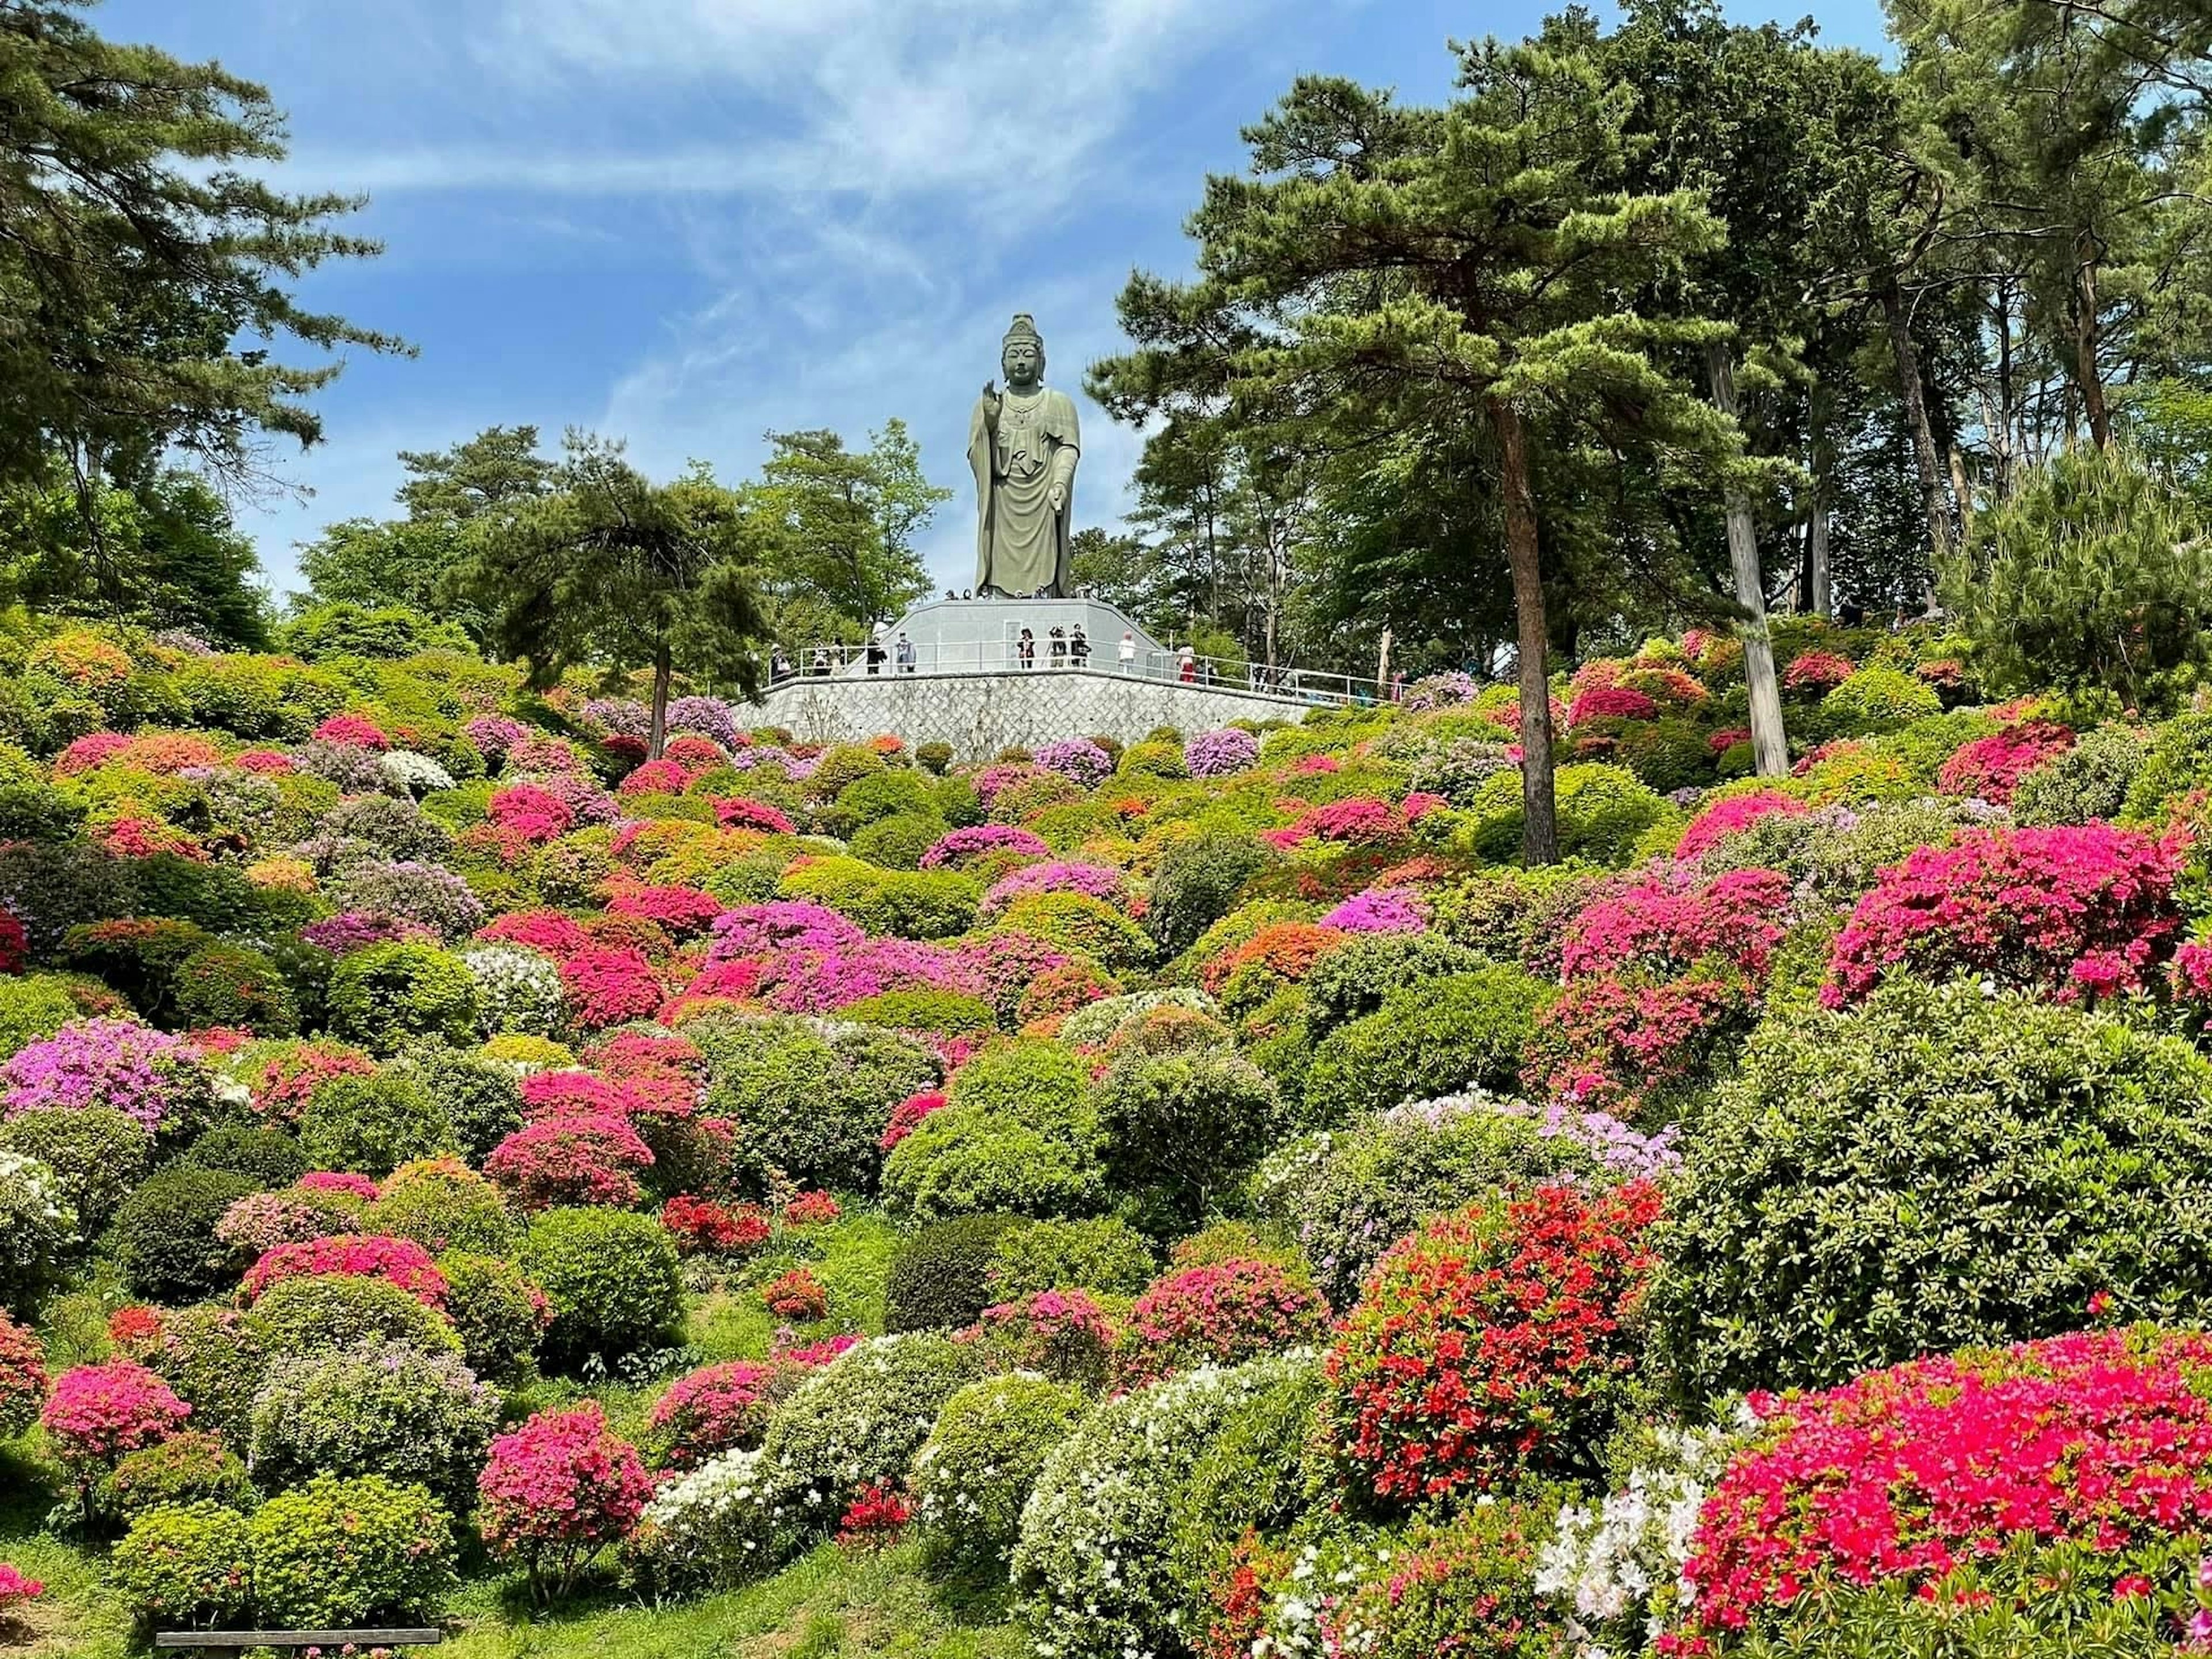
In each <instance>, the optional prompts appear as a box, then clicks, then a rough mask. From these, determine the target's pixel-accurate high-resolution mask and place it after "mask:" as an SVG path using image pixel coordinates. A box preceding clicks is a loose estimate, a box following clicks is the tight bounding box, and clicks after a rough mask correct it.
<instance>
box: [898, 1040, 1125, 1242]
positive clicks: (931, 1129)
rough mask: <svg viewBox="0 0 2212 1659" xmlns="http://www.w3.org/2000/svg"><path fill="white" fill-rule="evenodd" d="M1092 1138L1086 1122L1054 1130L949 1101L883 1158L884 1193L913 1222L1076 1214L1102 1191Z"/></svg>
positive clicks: (1092, 1203) (1101, 1177)
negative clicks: (992, 1214)
mask: <svg viewBox="0 0 2212 1659" xmlns="http://www.w3.org/2000/svg"><path fill="white" fill-rule="evenodd" d="M963 1075H964V1073H963ZM1093 1139H1094V1135H1093V1133H1091V1132H1090V1131H1089V1130H1088V1129H1087V1127H1075V1128H1072V1129H1067V1130H1063V1131H1061V1132H1060V1133H1052V1132H1048V1131H1047V1130H1044V1129H1040V1128H1034V1127H1030V1125H1029V1124H1027V1123H1024V1122H1023V1121H1020V1120H1019V1119H1018V1118H1015V1117H1012V1116H1010V1115H1004V1114H1000V1113H998V1112H994V1111H990V1110H987V1109H984V1108H982V1107H978V1106H961V1105H951V1106H947V1107H945V1108H944V1109H942V1110H940V1111H935V1112H932V1113H931V1114H930V1115H928V1116H927V1117H925V1118H923V1119H922V1120H921V1122H920V1123H919V1124H918V1125H916V1126H915V1130H914V1132H913V1133H911V1134H909V1135H908V1136H907V1137H906V1139H903V1140H902V1141H900V1142H899V1144H898V1145H897V1146H896V1147H895V1148H893V1149H892V1151H891V1153H890V1157H889V1158H885V1159H884V1180H883V1186H884V1202H885V1203H886V1204H887V1205H888V1206H890V1208H891V1209H892V1210H893V1211H894V1212H896V1213H899V1214H902V1215H904V1216H907V1217H909V1218H912V1219H913V1220H915V1221H917V1222H931V1221H942V1220H945V1219H946V1218H950V1217H953V1216H966V1215H979V1214H982V1213H985V1212H991V1211H1001V1212H1007V1213H1010V1214H1013V1215H1026V1216H1054V1215H1070V1214H1077V1215H1079V1214H1081V1213H1082V1212H1085V1211H1086V1210H1090V1209H1092V1208H1095V1207H1097V1203H1098V1200H1099V1199H1100V1197H1101V1196H1102V1192H1103V1182H1104V1174H1103V1170H1101V1168H1100V1166H1099V1164H1098V1159H1097V1151H1096V1148H1095V1146H1094V1145H1093Z"/></svg>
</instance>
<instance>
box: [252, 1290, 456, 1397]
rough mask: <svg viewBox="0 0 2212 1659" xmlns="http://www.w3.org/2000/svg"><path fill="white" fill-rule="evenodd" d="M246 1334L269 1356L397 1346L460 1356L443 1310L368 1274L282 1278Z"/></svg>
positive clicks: (257, 1305)
mask: <svg viewBox="0 0 2212 1659" xmlns="http://www.w3.org/2000/svg"><path fill="white" fill-rule="evenodd" d="M441 1282H442V1277H441ZM451 1290H452V1287H451V1286H450V1285H447V1293H448V1294H449V1295H450V1293H451ZM245 1332H246V1335H247V1336H248V1337H249V1338H250V1339H251V1340H252V1345H253V1347H254V1349H255V1350H256V1351H257V1352H260V1353H266V1354H269V1355H282V1354H300V1353H311V1352H320V1351H321V1350H323V1349H325V1348H353V1347H359V1346H363V1345H380V1344H385V1343H392V1342H398V1343H404V1344H405V1345H406V1346H409V1347H410V1348H415V1349H417V1350H419V1351H420V1352H424V1353H457V1352H459V1351H460V1341H459V1338H458V1337H457V1336H456V1335H455V1334H454V1331H453V1324H452V1322H450V1321H449V1320H447V1318H446V1316H444V1314H443V1313H441V1311H440V1310H439V1309H437V1308H436V1307H434V1306H433V1305H431V1304H429V1303H428V1302H426V1301H425V1300H423V1298H422V1297H419V1296H417V1295H416V1294H415V1293H414V1292H412V1291H409V1290H408V1289H407V1288H406V1287H405V1286H404V1285H399V1284H397V1283H395V1282H394V1281H393V1280H392V1279H386V1278H380V1277H377V1276H375V1275H373V1274H367V1273H296V1274H294V1275H292V1276H291V1277H289V1278H285V1279H277V1280H276V1282H274V1283H273V1284H271V1285H270V1286H269V1287H268V1288H267V1289H266V1290H264V1291H262V1292H261V1294H260V1295H259V1296H258V1297H256V1298H255V1300H254V1304H253V1307H252V1311H251V1312H249V1313H248V1314H247V1315H246V1322H245ZM257 1364H258V1361H257ZM257 1377H258V1371H257Z"/></svg>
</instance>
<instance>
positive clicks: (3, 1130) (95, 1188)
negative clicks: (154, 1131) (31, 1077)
mask: <svg viewBox="0 0 2212 1659" xmlns="http://www.w3.org/2000/svg"><path fill="white" fill-rule="evenodd" d="M0 1152H15V1153H17V1154H20V1155H21V1156H22V1157H25V1158H36V1159H37V1160H38V1161H39V1162H40V1163H41V1164H45V1165H46V1168H47V1169H49V1170H52V1171H53V1175H54V1179H55V1180H56V1181H57V1182H58V1183H59V1184H60V1186H61V1191H62V1196H63V1197H64V1198H65V1199H66V1200H68V1201H69V1204H70V1207H71V1208H72V1209H73V1210H75V1211H76V1220H77V1226H78V1227H79V1228H80V1229H81V1230H82V1231H84V1232H85V1233H86V1234H88V1235H90V1234H94V1233H97V1232H98V1231H100V1229H101V1228H103V1227H105V1226H106V1225H107V1224H108V1222H109V1220H110V1219H111V1218H112V1217H113V1216H114V1214H115V1212H116V1211H117V1209H118V1208H119V1207H120V1206H121V1205H122V1203H123V1200H125V1199H126V1198H128V1197H130V1195H131V1189H132V1188H135V1187H137V1184H138V1183H139V1182H142V1181H143V1180H144V1179H145V1178H146V1171H147V1167H148V1165H149V1164H150V1163H151V1162H152V1160H153V1156H154V1138H153V1136H152V1135H151V1134H149V1133H148V1132H147V1129H146V1126H145V1125H144V1124H143V1123H141V1122H139V1121H138V1120H137V1119H136V1118H134V1117H131V1116H130V1115H128V1114H126V1113H124V1112H119V1111H118V1110H116V1109H115V1108H114V1107H112V1106H87V1107H84V1108H83V1109H80V1110H75V1111H72V1110H70V1109H68V1108H66V1107H53V1106H49V1107H36V1108H33V1109H31V1110H30V1111H27V1112H23V1113H21V1114H19V1115H17V1116H15V1117H12V1118H10V1119H9V1120H8V1121H7V1122H6V1123H4V1124H0Z"/></svg>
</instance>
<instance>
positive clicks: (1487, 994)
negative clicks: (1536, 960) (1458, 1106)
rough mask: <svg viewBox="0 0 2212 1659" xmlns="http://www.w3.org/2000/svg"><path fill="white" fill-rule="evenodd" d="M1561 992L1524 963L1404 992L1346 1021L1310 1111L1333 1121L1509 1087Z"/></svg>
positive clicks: (1319, 1072)
mask: <svg viewBox="0 0 2212 1659" xmlns="http://www.w3.org/2000/svg"><path fill="white" fill-rule="evenodd" d="M1551 996H1552V993H1551V992H1550V990H1549V989H1548V988H1547V987H1545V986H1543V985H1541V984H1540V983H1539V982H1538V981H1535V980H1534V979H1532V978H1530V977H1529V976H1528V975H1527V974H1524V973H1522V971H1521V970H1520V969H1517V968H1486V969H1482V970H1481V971H1480V972H1478V973H1472V974H1452V975H1447V976H1445V977H1444V978H1443V979H1437V980H1431V981H1425V982H1424V983H1420V984H1416V985H1412V986H1408V987H1406V988H1405V989H1403V990H1400V991H1395V992H1392V993H1391V994H1389V995H1387V996H1385V997H1384V998H1383V1006H1381V1007H1380V1008H1379V1009H1377V1010H1376V1012H1374V1013H1371V1014H1369V1015H1367V1016H1366V1017H1365V1018H1361V1019H1355V1020H1353V1021H1352V1023H1351V1024H1349V1025H1345V1026H1341V1027H1340V1028H1339V1029H1338V1030H1334V1031H1332V1032H1331V1033H1329V1035H1328V1036H1327V1037H1325V1038H1324V1039H1322V1042H1321V1043H1320V1045H1319V1046H1318V1047H1317V1048H1316V1049H1315V1050H1314V1058H1313V1066H1312V1069H1311V1070H1310V1072H1308V1073H1307V1075H1306V1116H1307V1119H1308V1121H1310V1122H1313V1123H1316V1124H1319V1125H1327V1124H1330V1123H1337V1122H1341V1121H1344V1120H1345V1119H1346V1118H1347V1117H1351V1116H1354V1115H1358V1113H1361V1112H1369V1111H1376V1110H1381V1109H1384V1108H1387V1107H1391V1106H1395V1105H1397V1104H1398V1103H1401V1101H1407V1100H1425V1099H1429V1098H1431V1097H1435V1096H1437V1095H1445V1094H1452V1093H1455V1092H1457V1091H1460V1090H1462V1089H1468V1088H1480V1089H1489V1090H1492V1091H1496V1092H1498V1093H1510V1092H1511V1091H1513V1090H1514V1089H1515V1088H1516V1086H1517V1085H1519V1082H1520V1077H1521V1051H1522V1048H1524V1047H1525V1046H1526V1045H1527V1043H1528V1039H1529V1037H1530V1036H1532V1035H1533V1034H1534V1031H1535V1029H1536V1020H1537V1016H1538V1015H1539V1014H1540V1013H1541V1012H1542V1011H1543V1009H1544V1006H1545V1005H1546V1004H1547V1003H1548V1002H1549V1001H1550V1000H1551Z"/></svg>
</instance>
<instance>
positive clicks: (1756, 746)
mask: <svg viewBox="0 0 2212 1659" xmlns="http://www.w3.org/2000/svg"><path fill="white" fill-rule="evenodd" d="M1705 371H1706V373H1707V374H1709V375H1710V376H1711V380H1712V392H1713V407H1714V408H1716V409H1717V410H1720V412H1721V413H1722V414H1723V415H1725V416H1728V417H1729V419H1730V420H1734V419H1735V415H1736V396H1735V356H1734V355H1733V353H1731V351H1730V350H1729V345H1728V343H1727V342H1726V341H1724V340H1716V341H1714V342H1713V343H1711V345H1709V346H1707V347H1706V348H1705ZM1723 505H1724V506H1725V507H1726V508H1727V512H1728V544H1729V569H1730V571H1731V572H1732V573H1733V574H1734V575H1735V602H1736V603H1737V604H1738V605H1741V606H1742V607H1743V608H1744V611H1745V612H1746V615H1745V617H1744V619H1743V620H1742V621H1741V622H1740V623H1737V624H1736V634H1737V635H1738V637H1739V638H1741V640H1742V641H1743V678H1744V684H1745V685H1746V686H1747V688H1748V689H1749V690H1750V692H1751V750H1752V755H1753V760H1754V762H1755V763H1756V764H1757V766H1758V769H1759V775H1760V776H1761V777H1765V778H1778V777H1781V776H1783V775H1784V774H1786V773H1787V772H1788V771H1789V770H1790V739H1789V738H1788V736H1787V735H1786V734H1785V733H1784V731H1783V729H1782V686H1781V684H1780V682H1779V681H1778V680H1777V679H1776V678H1775V675H1774V645H1773V642H1772V641H1770V640H1769V639H1768V638H1767V636H1766V583H1765V580H1764V579H1763V578H1762V577H1761V576H1760V575H1759V537H1758V534H1757V532H1756V531H1755V530H1754V529H1753V526H1752V522H1751V498H1750V497H1749V496H1747V495H1745V494H1744V492H1743V490H1742V489H1741V488H1740V487H1738V486H1736V485H1734V484H1731V485H1729V488H1728V490H1727V494H1726V496H1725V498H1724V502H1723Z"/></svg>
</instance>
